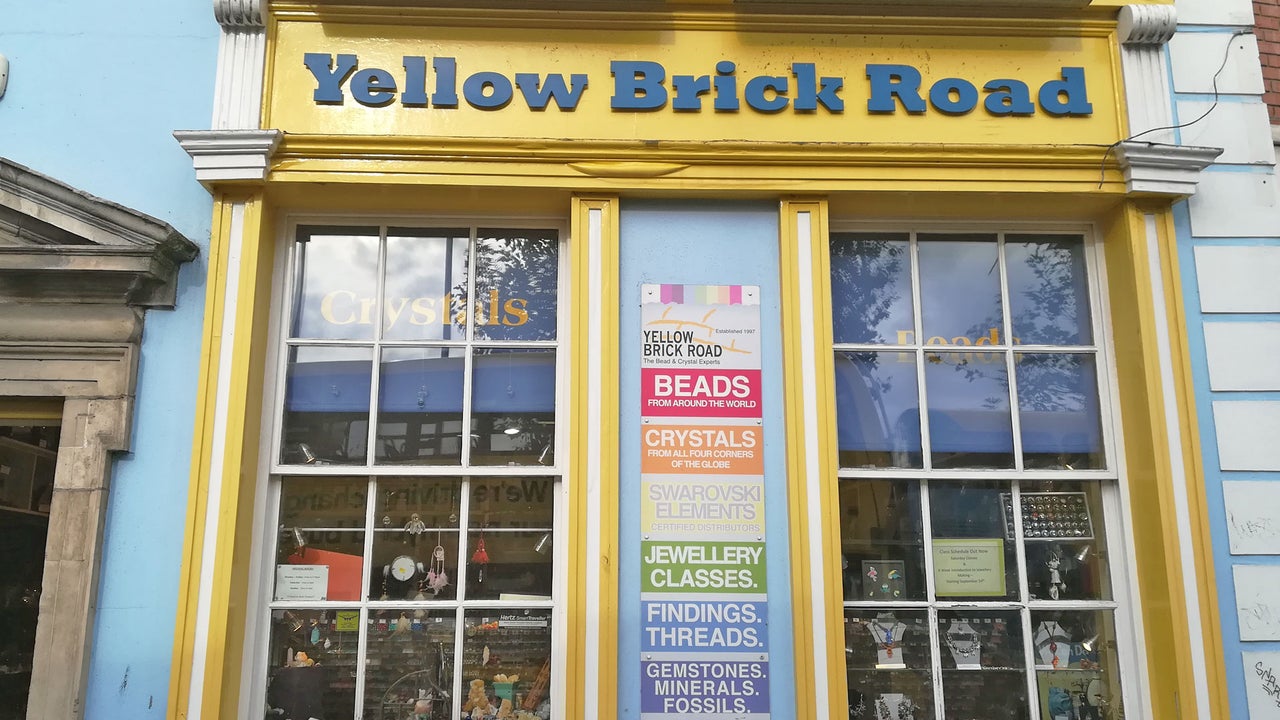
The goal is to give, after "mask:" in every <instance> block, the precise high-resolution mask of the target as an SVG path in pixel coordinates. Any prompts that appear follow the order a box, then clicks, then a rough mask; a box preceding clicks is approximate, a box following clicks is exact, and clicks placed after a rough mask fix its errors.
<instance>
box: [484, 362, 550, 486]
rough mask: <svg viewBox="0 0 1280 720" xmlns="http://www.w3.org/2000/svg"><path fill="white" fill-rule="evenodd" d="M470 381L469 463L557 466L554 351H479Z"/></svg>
mask: <svg viewBox="0 0 1280 720" xmlns="http://www.w3.org/2000/svg"><path fill="white" fill-rule="evenodd" d="M472 372H473V373H474V377H473V379H472V383H471V403H472V405H471V432H472V437H471V463H472V464H473V465H551V464H553V463H554V462H555V429H556V428H555V420H556V413H555V402H556V353H555V350H553V349H550V348H548V349H545V350H543V349H538V350H510V349H497V348H483V349H477V350H476V351H475V362H474V367H473V369H472Z"/></svg>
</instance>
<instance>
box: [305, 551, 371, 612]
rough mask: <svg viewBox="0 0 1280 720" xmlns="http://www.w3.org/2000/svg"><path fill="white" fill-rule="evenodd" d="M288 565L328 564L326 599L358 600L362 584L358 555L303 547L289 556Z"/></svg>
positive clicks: (360, 563) (360, 562)
mask: <svg viewBox="0 0 1280 720" xmlns="http://www.w3.org/2000/svg"><path fill="white" fill-rule="evenodd" d="M289 564H290V565H328V566H329V589H328V591H327V592H328V595H327V597H326V598H325V599H326V600H359V599H360V588H361V587H362V586H363V585H364V572H363V568H362V567H361V566H362V564H363V561H362V560H361V558H360V556H359V555H348V554H346V553H340V552H334V551H332V550H315V549H312V548H308V547H304V548H302V549H300V550H298V552H295V553H294V554H292V555H290V556H289Z"/></svg>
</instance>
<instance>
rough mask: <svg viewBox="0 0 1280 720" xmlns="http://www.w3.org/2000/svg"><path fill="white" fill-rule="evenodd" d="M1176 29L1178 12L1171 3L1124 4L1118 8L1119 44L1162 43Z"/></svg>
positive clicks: (1117, 29) (1117, 28) (1167, 39)
mask: <svg viewBox="0 0 1280 720" xmlns="http://www.w3.org/2000/svg"><path fill="white" fill-rule="evenodd" d="M1177 29H1178V13H1177V11H1176V10H1174V8H1173V6H1172V5H1125V6H1124V7H1122V8H1120V16H1119V24H1118V25H1117V27H1116V31H1117V32H1118V33H1119V35H1120V42H1121V44H1124V45H1128V46H1135V45H1137V46H1141V45H1155V46H1159V45H1164V44H1165V43H1167V42H1169V39H1170V38H1172V37H1173V34H1174V32H1176V31H1177Z"/></svg>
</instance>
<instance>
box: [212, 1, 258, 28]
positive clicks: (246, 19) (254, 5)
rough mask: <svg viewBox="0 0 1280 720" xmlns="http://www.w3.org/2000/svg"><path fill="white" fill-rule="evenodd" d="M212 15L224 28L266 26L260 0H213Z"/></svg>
mask: <svg viewBox="0 0 1280 720" xmlns="http://www.w3.org/2000/svg"><path fill="white" fill-rule="evenodd" d="M213 17H214V18H216V19H217V21H218V24H219V25H221V26H222V27H224V28H228V29H230V28H248V27H253V28H261V27H266V23H264V22H263V18H262V0H213Z"/></svg>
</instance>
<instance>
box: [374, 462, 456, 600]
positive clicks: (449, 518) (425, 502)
mask: <svg viewBox="0 0 1280 720" xmlns="http://www.w3.org/2000/svg"><path fill="white" fill-rule="evenodd" d="M376 497H377V505H376V507H375V508H374V518H375V520H374V522H375V525H374V528H373V564H372V568H371V569H372V572H371V573H370V579H369V587H368V594H369V595H368V596H369V599H370V600H415V601H423V600H451V599H453V598H455V597H457V593H458V583H459V579H458V578H459V577H460V574H459V572H458V525H459V509H460V508H461V506H462V481H461V480H460V479H457V478H385V479H382V478H380V479H379V480H378V491H377V495H376Z"/></svg>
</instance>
